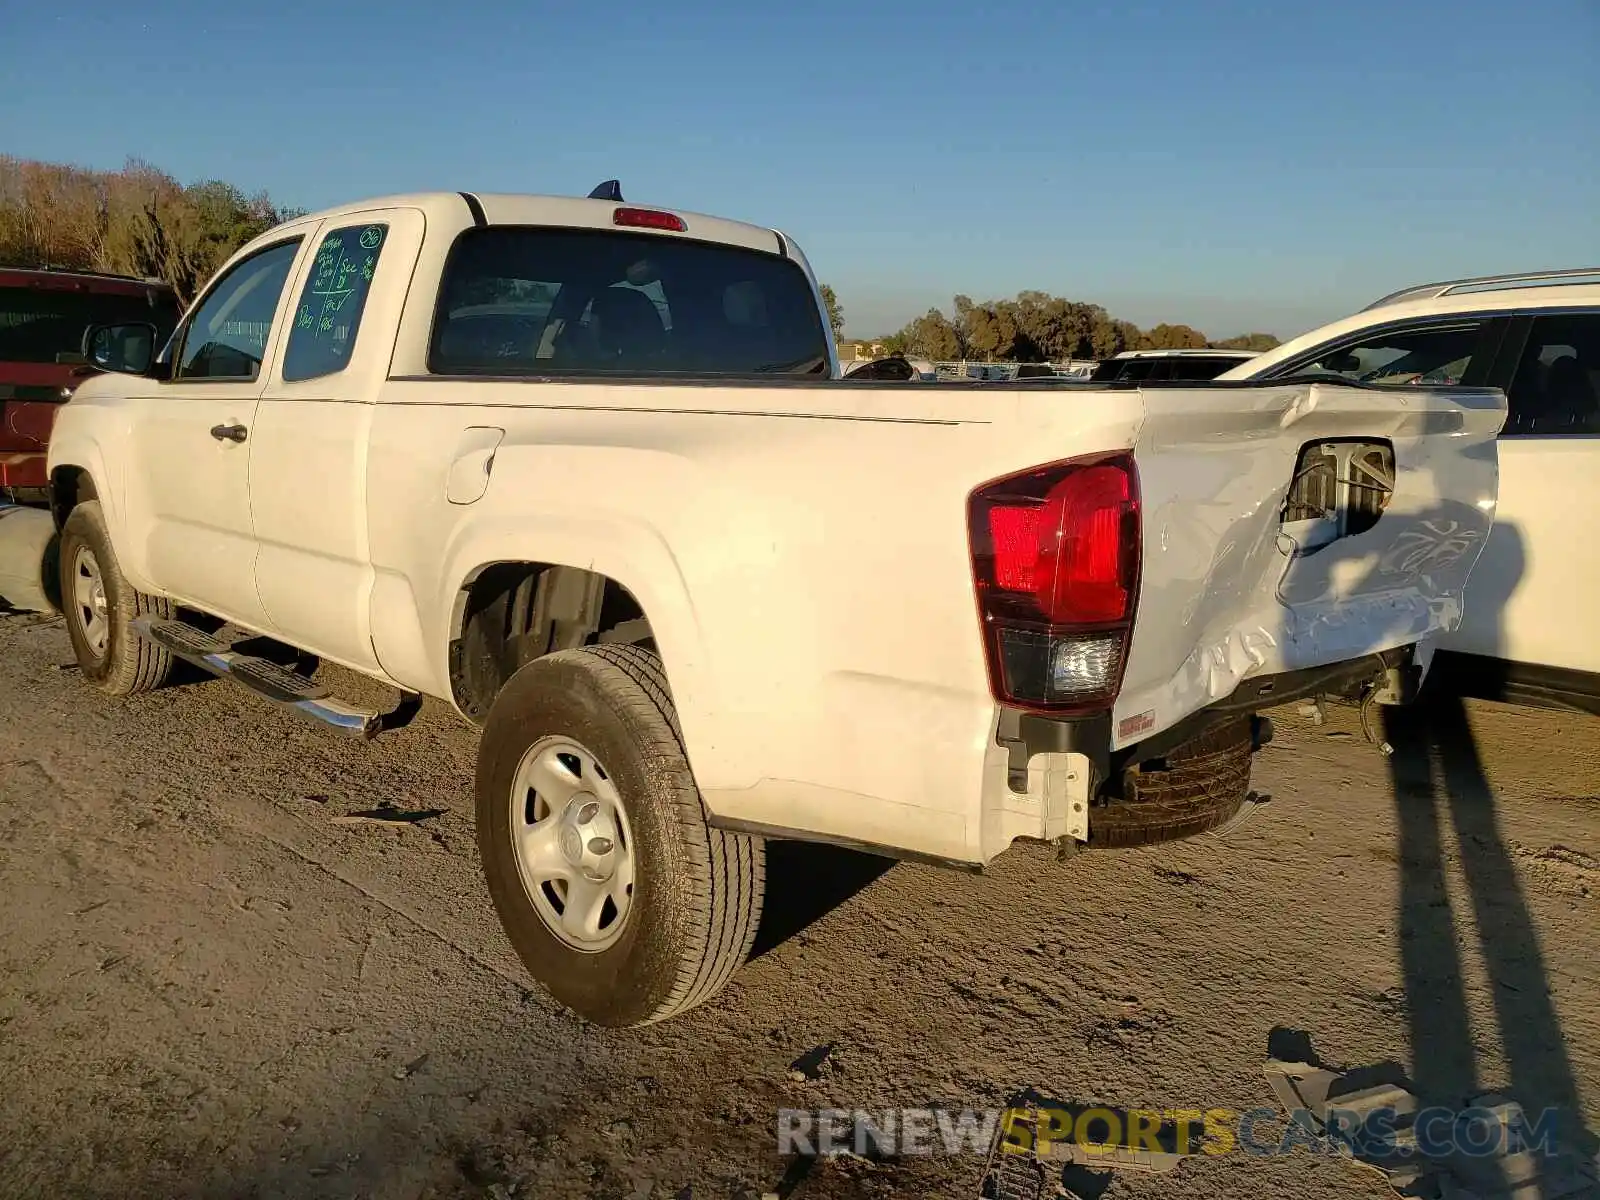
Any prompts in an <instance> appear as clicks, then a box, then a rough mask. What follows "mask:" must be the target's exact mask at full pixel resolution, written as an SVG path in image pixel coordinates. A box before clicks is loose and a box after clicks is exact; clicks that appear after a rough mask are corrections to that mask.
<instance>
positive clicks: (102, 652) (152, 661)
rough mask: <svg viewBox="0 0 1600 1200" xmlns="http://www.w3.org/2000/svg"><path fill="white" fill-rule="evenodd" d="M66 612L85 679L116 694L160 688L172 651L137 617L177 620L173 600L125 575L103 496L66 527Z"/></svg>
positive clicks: (63, 556) (78, 512)
mask: <svg viewBox="0 0 1600 1200" xmlns="http://www.w3.org/2000/svg"><path fill="white" fill-rule="evenodd" d="M60 554H61V611H62V615H63V616H65V617H66V622H67V637H68V638H69V639H70V640H71V642H72V652H73V654H74V655H76V656H77V659H78V667H79V669H80V670H81V671H82V672H83V677H84V678H85V679H87V680H89V681H90V682H91V683H93V684H94V685H95V686H96V687H98V688H99V689H100V690H101V691H103V692H106V693H108V694H109V695H112V696H133V695H137V694H138V693H140V692H149V691H154V690H155V689H156V688H158V687H160V686H161V685H162V684H164V683H165V682H166V681H167V677H168V676H169V675H170V674H171V673H172V653H171V652H170V651H169V650H167V649H166V648H165V647H163V646H157V645H156V644H155V643H153V642H147V641H145V640H143V639H142V638H140V637H139V636H138V635H137V634H135V633H134V632H133V629H132V628H131V625H132V622H133V620H134V619H135V618H136V617H143V616H153V617H156V618H158V619H160V620H170V619H171V618H172V602H171V601H170V600H165V599H162V598H161V597H158V596H147V595H145V593H143V592H141V591H139V590H137V589H136V588H135V587H134V586H133V585H132V584H131V583H129V582H128V581H127V579H126V578H125V577H124V576H123V574H122V568H121V567H120V566H119V565H118V564H117V555H116V552H115V551H114V550H113V549H112V548H111V537H110V535H109V534H107V532H106V523H105V517H104V516H103V515H102V513H101V511H100V502H99V501H98V500H85V501H84V502H83V503H82V504H79V505H78V506H77V507H76V508H74V509H73V510H72V513H71V515H70V516H68V517H67V523H66V525H64V526H63V527H62V530H61V550H60Z"/></svg>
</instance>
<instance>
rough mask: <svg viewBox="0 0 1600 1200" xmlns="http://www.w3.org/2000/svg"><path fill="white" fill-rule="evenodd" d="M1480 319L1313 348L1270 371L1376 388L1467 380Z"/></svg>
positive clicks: (1476, 347)
mask: <svg viewBox="0 0 1600 1200" xmlns="http://www.w3.org/2000/svg"><path fill="white" fill-rule="evenodd" d="M1484 325H1485V323H1484V322H1483V321H1456V322H1452V323H1450V324H1448V325H1433V326H1429V327H1428V328H1425V329H1418V328H1416V327H1414V326H1413V327H1410V328H1401V329H1394V330H1388V331H1386V332H1384V333H1379V334H1372V335H1367V336H1364V337H1361V338H1360V339H1359V340H1356V341H1349V342H1345V343H1343V344H1342V345H1340V346H1338V347H1335V348H1330V349H1324V350H1322V351H1319V352H1317V357H1315V358H1310V359H1301V360H1300V361H1299V362H1298V363H1296V364H1294V365H1292V366H1290V367H1287V368H1284V369H1282V370H1280V371H1277V372H1274V375H1273V377H1274V378H1278V379H1285V378H1292V379H1326V380H1330V381H1343V382H1346V383H1364V384H1369V385H1377V386H1379V387H1403V386H1407V385H1410V384H1449V383H1461V382H1463V381H1465V380H1466V375H1467V372H1468V371H1469V370H1470V369H1471V367H1472V365H1473V362H1474V360H1475V359H1476V358H1477V357H1478V351H1479V347H1480V343H1481V342H1482V341H1483V336H1482V335H1483V331H1484Z"/></svg>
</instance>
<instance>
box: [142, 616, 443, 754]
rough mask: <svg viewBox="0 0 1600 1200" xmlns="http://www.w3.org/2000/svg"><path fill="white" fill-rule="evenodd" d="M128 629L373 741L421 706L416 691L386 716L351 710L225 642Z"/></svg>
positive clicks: (159, 626) (147, 627)
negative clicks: (241, 652)
mask: <svg viewBox="0 0 1600 1200" xmlns="http://www.w3.org/2000/svg"><path fill="white" fill-rule="evenodd" d="M132 628H133V632H134V633H136V634H137V635H138V636H139V637H142V638H144V639H145V640H146V641H149V642H154V643H155V644H156V645H158V646H162V647H165V648H166V649H167V650H170V651H171V652H172V653H173V654H175V655H177V656H178V657H179V658H181V659H183V661H184V662H187V663H193V664H194V665H195V666H197V667H199V668H200V669H201V670H202V671H209V672H211V674H213V675H216V676H219V677H220V678H223V679H231V680H233V681H234V682H235V683H240V684H243V685H244V686H245V687H247V688H249V689H250V690H251V691H252V692H254V693H256V695H258V696H261V697H263V698H265V699H267V700H271V701H272V702H273V703H274V704H277V705H279V706H280V707H282V708H286V709H288V710H289V711H291V712H293V713H296V714H297V715H299V716H302V717H304V718H306V719H307V720H308V721H315V722H317V723H318V724H319V725H326V726H328V727H330V728H332V729H335V730H337V731H338V732H340V733H345V734H350V735H352V736H355V737H362V738H368V739H370V738H375V737H377V736H378V735H379V734H380V733H384V732H386V731H388V730H390V729H399V728H400V727H401V726H403V725H408V724H410V722H411V719H412V718H413V717H415V716H416V715H417V711H418V710H419V709H420V708H421V707H422V697H421V696H419V695H417V694H416V693H415V692H402V693H401V696H400V703H399V704H397V705H395V706H394V708H393V709H391V710H390V711H388V712H369V711H367V710H365V709H359V708H354V707H352V706H351V705H348V704H345V703H344V702H343V701H341V700H336V699H334V698H333V696H332V694H331V693H330V692H329V690H328V689H327V688H325V687H323V686H322V685H321V684H320V683H317V682H315V681H313V680H310V679H307V678H306V677H305V676H304V675H300V674H297V673H296V672H294V671H291V670H289V669H288V668H287V667H280V666H279V665H278V664H277V663H275V662H269V661H268V660H267V659H264V658H257V657H256V656H254V655H251V654H240V653H239V652H238V651H236V650H234V649H233V648H232V647H231V646H229V645H228V644H227V643H226V642H220V641H218V640H217V639H216V638H214V637H212V636H210V635H209V634H207V633H204V632H202V631H201V630H199V629H196V628H195V627H194V626H193V625H186V624H184V623H183V622H182V621H161V620H156V619H155V618H153V617H137V618H135V619H134V620H133V622H132Z"/></svg>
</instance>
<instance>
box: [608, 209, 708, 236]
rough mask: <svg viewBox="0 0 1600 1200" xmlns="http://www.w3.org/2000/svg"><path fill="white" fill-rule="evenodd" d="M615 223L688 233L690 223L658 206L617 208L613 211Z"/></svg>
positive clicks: (613, 222)
mask: <svg viewBox="0 0 1600 1200" xmlns="http://www.w3.org/2000/svg"><path fill="white" fill-rule="evenodd" d="M611 223H612V224H613V225H628V226H632V227H633V228H635V229H666V230H669V231H670V232H672V233H688V232H689V224H688V222H687V221H685V220H684V219H683V218H682V217H680V216H679V215H678V214H677V213H669V212H662V211H661V210H660V209H656V208H617V209H613V210H612V212H611Z"/></svg>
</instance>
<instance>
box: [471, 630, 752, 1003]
mask: <svg viewBox="0 0 1600 1200" xmlns="http://www.w3.org/2000/svg"><path fill="white" fill-rule="evenodd" d="M477 812H478V843H479V847H480V849H481V851H482V856H483V864H484V873H485V875H486V876H487V878H488V883H489V892H490V894H491V895H492V896H493V898H494V904H495V908H496V910H497V911H498V912H499V914H500V921H501V923H502V924H503V925H504V926H505V930H506V933H507V935H508V936H509V937H510V939H511V943H512V945H513V946H514V947H515V948H516V951H517V953H518V955H519V956H520V957H521V959H522V961H523V964H524V965H525V966H526V967H527V969H528V971H529V972H530V973H531V974H532V975H533V976H534V977H535V978H536V979H538V980H539V982H541V983H542V984H544V985H545V987H547V988H548V989H549V990H550V992H551V993H552V994H553V995H554V996H555V998H556V999H557V1000H559V1001H561V1003H563V1004H565V1005H567V1006H568V1007H569V1008H571V1009H573V1010H574V1011H575V1012H577V1013H578V1014H579V1015H580V1016H582V1017H584V1018H586V1019H588V1020H591V1021H594V1022H596V1023H598V1024H601V1025H613V1026H622V1025H643V1024H648V1023H649V1022H652V1021H659V1020H662V1019H663V1018H665V1017H670V1016H673V1015H675V1014H677V1013H680V1012H683V1011H685V1010H686V1009H689V1008H692V1007H693V1006H694V1005H696V1004H699V1003H700V1002H701V1001H703V1000H706V999H709V998H710V997H711V996H713V995H715V994H716V993H717V992H718V991H720V990H721V989H722V987H723V986H724V985H725V984H726V983H727V982H728V980H729V978H731V977H732V975H733V972H734V971H735V970H736V969H737V968H738V966H739V965H740V964H741V963H742V962H743V961H744V959H745V957H746V955H747V954H748V953H749V950H750V944H751V942H752V940H753V939H754V937H755V931H756V925H757V922H758V921H759V919H760V915H761V900H762V892H763V887H764V882H765V863H766V855H765V847H764V845H763V843H762V842H761V841H760V839H758V838H752V837H747V836H744V835H741V834H732V833H723V832H722V831H720V830H717V829H713V828H711V827H710V826H708V825H707V824H706V821H705V813H704V809H703V808H702V805H701V802H700V793H699V791H698V789H697V788H696V787H695V782H694V777H693V775H692V774H691V773H690V770H689V763H688V760H687V758H686V757H685V755H684V751H683V743H682V738H681V735H680V733H679V730H678V723H677V717H676V714H675V712H674V709H673V706H672V699H671V697H670V695H669V693H668V691H667V686H666V677H665V675H664V674H663V672H662V670H661V662H660V660H659V659H658V658H657V657H656V656H655V655H654V654H652V653H650V651H648V650H644V649H642V648H640V647H637V646H623V645H608V646H593V647H589V648H587V649H583V650H566V651H562V652H560V653H557V654H551V655H548V656H546V657H544V658H540V659H537V660H535V661H534V662H531V663H529V664H528V665H527V666H525V667H523V668H522V669H521V670H520V671H518V672H517V673H516V674H515V675H513V676H512V677H511V679H510V680H508V681H507V683H506V685H505V687H504V688H502V689H501V691H500V694H499V695H498V696H497V697H496V698H495V702H494V706H493V708H492V709H491V710H490V712H489V718H488V720H487V721H486V722H485V724H484V729H483V742H482V746H481V748H480V750H479V754H478V777H477Z"/></svg>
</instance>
